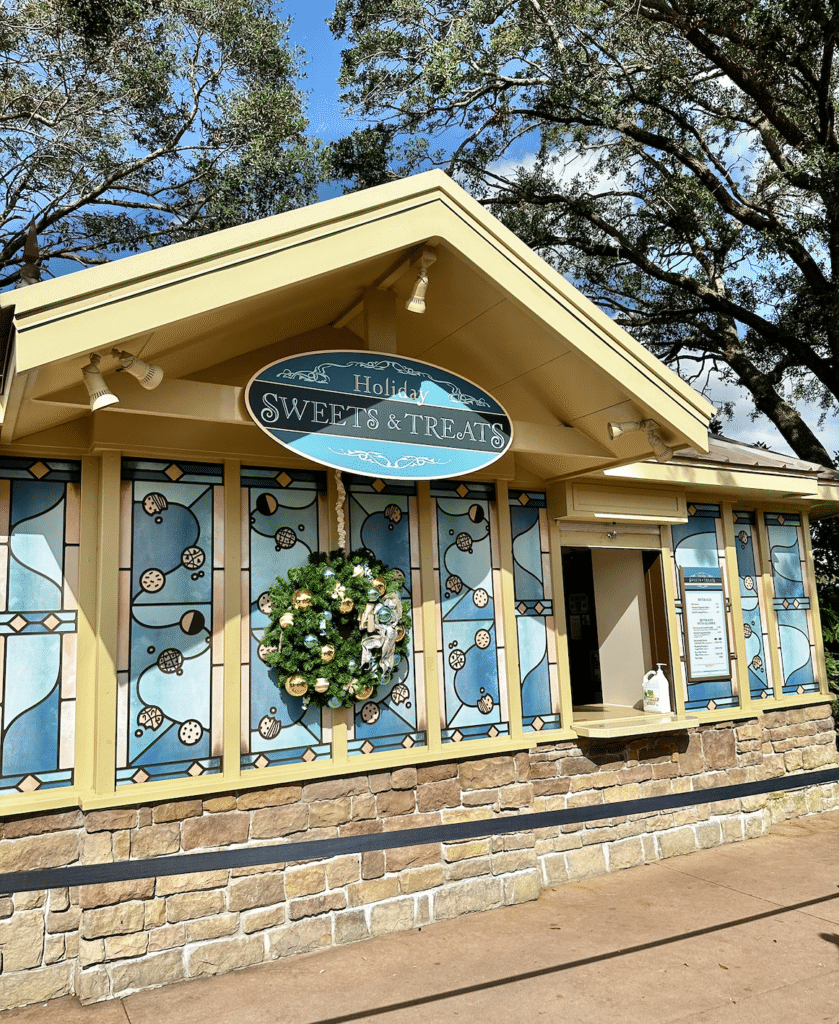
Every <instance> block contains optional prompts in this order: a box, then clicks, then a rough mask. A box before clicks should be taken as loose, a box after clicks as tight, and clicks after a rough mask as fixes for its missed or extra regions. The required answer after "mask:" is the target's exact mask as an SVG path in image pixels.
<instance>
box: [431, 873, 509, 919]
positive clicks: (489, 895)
mask: <svg viewBox="0 0 839 1024" xmlns="http://www.w3.org/2000/svg"><path fill="white" fill-rule="evenodd" d="M503 901H504V891H503V888H502V883H501V879H500V878H474V879H472V880H471V881H468V882H461V883H459V884H457V885H449V886H446V887H445V888H443V889H440V890H439V891H438V892H436V893H434V904H433V906H434V911H433V913H434V920H435V921H446V920H449V919H451V918H454V917H460V915H461V914H472V913H476V912H477V911H480V910H489V909H491V908H492V907H499V906H501V904H502V903H503Z"/></svg>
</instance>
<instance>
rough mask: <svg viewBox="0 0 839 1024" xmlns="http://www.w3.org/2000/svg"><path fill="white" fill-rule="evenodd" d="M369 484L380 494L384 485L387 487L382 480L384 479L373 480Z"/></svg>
mask: <svg viewBox="0 0 839 1024" xmlns="http://www.w3.org/2000/svg"><path fill="white" fill-rule="evenodd" d="M370 486H371V487H372V488H373V490H374V491H375V492H376V493H377V494H381V493H382V491H383V490H384V489H385V487H387V484H386V483H385V482H384V480H374V481H373V483H372V484H370Z"/></svg>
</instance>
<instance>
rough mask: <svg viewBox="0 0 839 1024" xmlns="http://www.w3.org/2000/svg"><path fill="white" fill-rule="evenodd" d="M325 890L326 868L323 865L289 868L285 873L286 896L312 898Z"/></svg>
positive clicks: (290, 897)
mask: <svg viewBox="0 0 839 1024" xmlns="http://www.w3.org/2000/svg"><path fill="white" fill-rule="evenodd" d="M325 888H326V867H325V865H323V864H306V865H303V866H300V867H291V868H289V869H288V870H287V871H286V873H285V891H286V896H287V897H288V898H289V899H292V898H293V897H296V896H312V895H314V894H315V893H318V892H323V890H324V889H325Z"/></svg>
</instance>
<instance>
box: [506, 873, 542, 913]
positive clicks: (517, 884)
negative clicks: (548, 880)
mask: <svg viewBox="0 0 839 1024" xmlns="http://www.w3.org/2000/svg"><path fill="white" fill-rule="evenodd" d="M540 891H541V886H540V885H539V872H538V870H537V869H536V868H535V867H534V868H533V870H532V871H524V872H522V873H521V874H520V875H510V876H509V877H507V878H505V879H504V903H505V904H506V905H507V906H508V907H509V906H512V905H513V904H515V903H529V902H530V901H531V900H538V899H539V892H540Z"/></svg>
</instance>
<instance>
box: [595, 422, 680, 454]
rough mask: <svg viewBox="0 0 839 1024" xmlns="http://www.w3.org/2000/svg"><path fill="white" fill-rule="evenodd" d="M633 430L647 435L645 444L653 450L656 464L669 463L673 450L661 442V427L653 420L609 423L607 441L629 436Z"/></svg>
mask: <svg viewBox="0 0 839 1024" xmlns="http://www.w3.org/2000/svg"><path fill="white" fill-rule="evenodd" d="M635 430H643V431H644V433H645V434H646V435H647V443H648V444H649V446H650V448H652V450H653V455H654V456H655V460H656V462H669V461H670V460H671V459H672V458H673V449H672V448H670V447H669V446H668V445H666V444H665V443H664V441H663V440H662V438H661V434H660V433H659V431H660V430H661V427H660V426H659V424H658V423H656V421H655V420H630V421H629V422H627V423H610V424H609V440H610V441H614V440H615V438H616V437H620V435H621V434H631V433H632V432H633V431H635Z"/></svg>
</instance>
